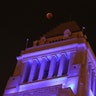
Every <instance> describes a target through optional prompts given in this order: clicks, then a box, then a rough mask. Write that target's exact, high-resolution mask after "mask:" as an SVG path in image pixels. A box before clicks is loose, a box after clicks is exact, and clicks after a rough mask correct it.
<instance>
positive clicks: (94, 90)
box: [92, 69, 96, 95]
mask: <svg viewBox="0 0 96 96" xmlns="http://www.w3.org/2000/svg"><path fill="white" fill-rule="evenodd" d="M95 79H96V77H95V69H93V81H92V82H93V86H92V87H93V88H92V89H93V94H94V95H95V93H96V89H95Z"/></svg>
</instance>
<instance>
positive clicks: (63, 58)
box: [58, 54, 66, 76]
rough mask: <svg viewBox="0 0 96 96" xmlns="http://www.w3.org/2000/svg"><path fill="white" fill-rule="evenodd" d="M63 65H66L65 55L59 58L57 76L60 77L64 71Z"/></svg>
mask: <svg viewBox="0 0 96 96" xmlns="http://www.w3.org/2000/svg"><path fill="white" fill-rule="evenodd" d="M65 63H66V57H65V55H64V54H63V55H61V57H60V64H59V69H58V76H62V74H63V71H64V69H65V68H64V67H66V66H65Z"/></svg>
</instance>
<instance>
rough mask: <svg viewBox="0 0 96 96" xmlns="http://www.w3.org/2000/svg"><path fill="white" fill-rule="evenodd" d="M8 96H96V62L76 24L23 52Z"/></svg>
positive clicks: (59, 28)
mask: <svg viewBox="0 0 96 96" xmlns="http://www.w3.org/2000/svg"><path fill="white" fill-rule="evenodd" d="M4 96H96V59H95V55H94V53H93V51H92V49H91V47H90V44H89V43H88V41H87V40H86V36H85V35H84V34H83V32H82V30H81V29H80V28H79V26H78V25H77V23H76V22H74V21H71V22H66V23H63V24H61V25H59V26H57V27H56V28H54V29H53V30H51V31H49V32H47V33H46V34H45V35H44V36H43V37H42V38H40V40H36V41H34V42H33V46H32V47H30V48H27V49H25V50H23V51H21V54H20V56H18V57H17V65H16V68H15V70H14V74H13V76H12V77H10V78H9V80H8V83H7V85H6V89H5V91H4Z"/></svg>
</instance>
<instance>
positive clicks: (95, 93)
mask: <svg viewBox="0 0 96 96" xmlns="http://www.w3.org/2000/svg"><path fill="white" fill-rule="evenodd" d="M94 85H95V88H94V89H95V90H94V96H96V73H95V84H94Z"/></svg>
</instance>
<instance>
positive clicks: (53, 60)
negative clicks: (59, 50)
mask: <svg viewBox="0 0 96 96" xmlns="http://www.w3.org/2000/svg"><path fill="white" fill-rule="evenodd" d="M56 61H57V60H56V56H52V58H51V62H50V67H49V72H48V78H52V76H53V74H54V71H55V66H56Z"/></svg>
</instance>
